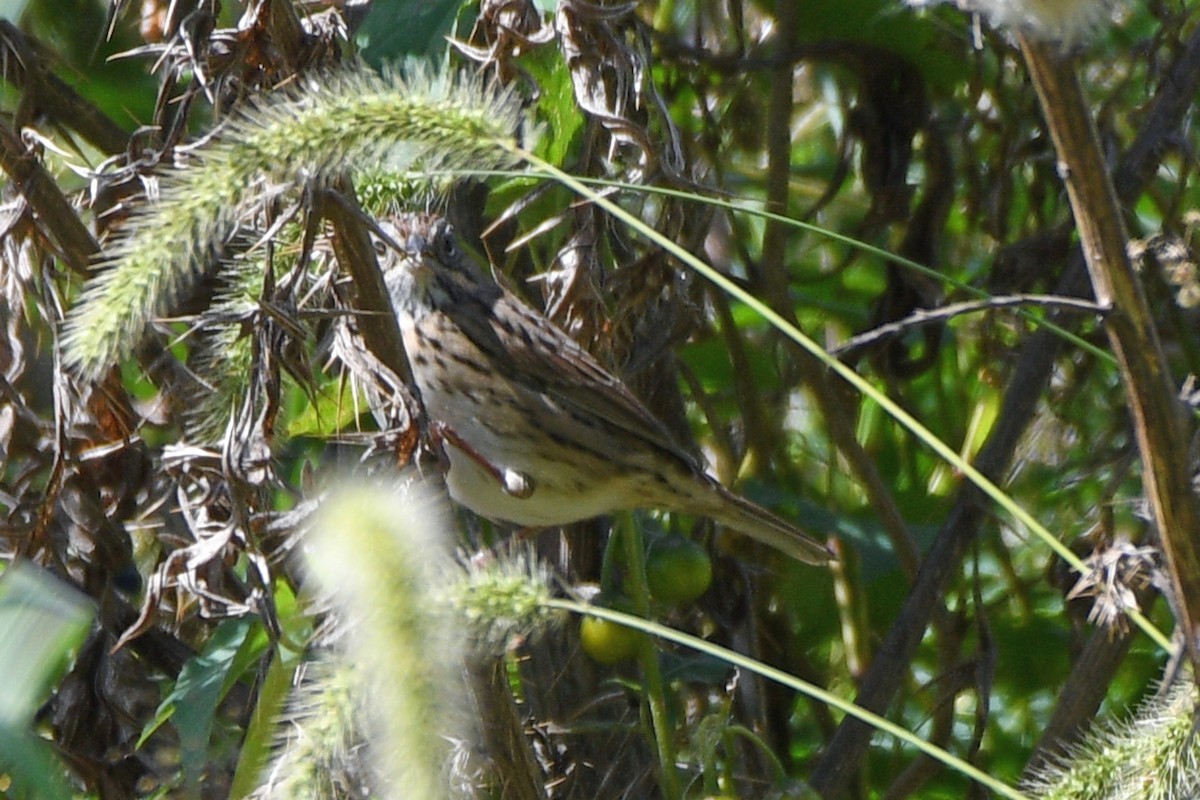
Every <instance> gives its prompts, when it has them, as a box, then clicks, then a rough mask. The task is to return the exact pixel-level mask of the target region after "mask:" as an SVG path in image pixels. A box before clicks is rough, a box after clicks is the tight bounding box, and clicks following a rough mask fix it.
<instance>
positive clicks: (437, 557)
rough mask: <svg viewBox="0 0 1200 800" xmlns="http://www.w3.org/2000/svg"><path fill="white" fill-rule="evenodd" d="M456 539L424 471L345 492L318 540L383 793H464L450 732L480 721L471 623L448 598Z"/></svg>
mask: <svg viewBox="0 0 1200 800" xmlns="http://www.w3.org/2000/svg"><path fill="white" fill-rule="evenodd" d="M450 539H451V528H450V526H449V520H448V517H446V516H445V515H444V509H443V507H442V506H441V504H439V502H438V501H437V500H435V499H434V498H433V496H432V493H431V492H429V491H427V489H426V487H425V485H424V484H423V483H421V482H419V481H417V480H414V481H413V482H411V483H410V484H409V485H408V486H407V488H404V489H385V488H383V487H381V486H367V487H362V486H359V487H357V488H352V489H343V490H340V491H336V492H334V493H333V494H331V496H330V497H329V499H328V500H327V501H326V502H325V503H324V505H323V507H322V509H321V512H320V516H319V519H318V522H317V525H316V527H315V528H314V529H313V531H312V533H311V536H310V539H309V542H308V545H309V546H308V552H307V555H308V559H307V560H308V569H309V572H310V573H311V574H312V575H313V577H314V578H316V579H317V583H318V585H319V587H320V589H321V590H322V592H324V593H325V594H326V595H328V597H329V598H330V600H331V602H332V604H333V607H334V608H335V609H336V611H337V616H338V618H339V620H341V622H342V623H343V624H344V625H345V627H346V630H345V650H344V656H345V658H346V660H347V663H348V664H350V665H353V674H354V677H355V683H356V686H355V690H356V691H357V692H358V693H359V695H360V697H361V698H362V699H363V702H362V707H363V709H364V711H365V719H364V720H363V724H362V727H363V730H364V732H365V733H366V734H367V737H366V739H367V742H368V748H369V754H368V758H369V761H370V763H371V765H372V767H373V769H372V771H373V773H374V776H375V780H376V786H375V787H374V790H373V792H372V796H373V797H378V798H389V797H420V798H428V799H429V800H436V798H439V797H450V796H452V794H453V793H452V791H451V779H450V776H449V765H450V760H451V756H452V752H451V748H450V746H449V745H448V744H447V737H448V736H450V735H453V736H456V737H459V738H469V737H468V736H467V734H469V733H470V730H469V723H468V715H467V710H466V709H465V708H464V703H465V694H466V686H465V684H464V681H463V664H464V661H463V659H464V653H465V643H464V642H463V634H462V626H461V625H459V624H456V622H457V620H456V619H455V616H454V613H453V611H452V610H450V609H449V608H448V606H447V605H446V604H445V603H444V602H439V600H438V590H439V589H440V588H441V587H442V585H443V584H444V583H445V581H446V579H447V576H448V574H449V573H450V571H451V570H452V569H453V562H452V559H451V555H450V553H451V541H450Z"/></svg>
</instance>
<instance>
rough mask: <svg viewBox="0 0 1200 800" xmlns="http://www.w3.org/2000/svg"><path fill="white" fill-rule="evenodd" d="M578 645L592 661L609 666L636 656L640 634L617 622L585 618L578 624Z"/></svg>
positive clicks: (640, 640)
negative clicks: (580, 645)
mask: <svg viewBox="0 0 1200 800" xmlns="http://www.w3.org/2000/svg"><path fill="white" fill-rule="evenodd" d="M579 643H580V644H582V645H583V652H585V653H587V654H588V656H590V657H591V659H592V660H593V661H596V662H598V663H600V664H605V665H609V666H611V665H612V664H617V663H620V662H621V661H626V660H628V659H631V658H633V657H634V656H636V655H637V652H638V648H639V647H640V646H641V643H642V634H641V632H640V631H635V630H634V629H633V628H627V627H625V626H624V625H622V624H620V623H618V622H610V621H609V620H606V619H600V618H599V617H591V616H585V617H584V618H583V620H582V621H581V622H580V623H579Z"/></svg>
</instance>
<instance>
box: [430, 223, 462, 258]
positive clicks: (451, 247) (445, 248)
mask: <svg viewBox="0 0 1200 800" xmlns="http://www.w3.org/2000/svg"><path fill="white" fill-rule="evenodd" d="M434 248H435V249H436V253H437V257H438V258H439V259H440V260H442V261H453V260H454V259H456V258H457V257H458V242H456V241H454V232H453V231H452V230H450V227H449V226H448V225H447V226H445V227H443V228H442V229H441V230H439V231H438V232H437V237H436V238H435V239H434Z"/></svg>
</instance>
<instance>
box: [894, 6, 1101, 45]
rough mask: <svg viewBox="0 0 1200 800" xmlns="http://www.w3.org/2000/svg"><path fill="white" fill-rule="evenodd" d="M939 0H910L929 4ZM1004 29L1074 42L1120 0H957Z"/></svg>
mask: <svg viewBox="0 0 1200 800" xmlns="http://www.w3.org/2000/svg"><path fill="white" fill-rule="evenodd" d="M936 1H937V0H908V2H909V5H914V6H920V5H928V4H930V3H932V2H936ZM956 3H957V5H958V6H959V7H960V8H962V9H964V10H966V11H971V12H975V13H979V14H983V15H984V16H985V17H987V18H988V21H989V22H990V23H991V24H992V25H993V26H995V27H996V28H1000V29H1002V30H1008V31H1012V32H1014V33H1018V32H1019V33H1027V34H1031V35H1033V36H1035V37H1037V38H1039V39H1045V40H1049V41H1058V42H1063V43H1065V44H1068V45H1069V44H1074V43H1075V42H1078V41H1079V40H1080V39H1082V38H1084V37H1085V36H1086V35H1087V34H1089V33H1091V32H1092V31H1093V30H1095V29H1096V28H1098V27H1099V26H1100V25H1101V24H1103V23H1104V21H1105V20H1107V19H1110V18H1111V17H1112V13H1113V9H1114V8H1115V7H1116V6H1117V4H1118V0H956Z"/></svg>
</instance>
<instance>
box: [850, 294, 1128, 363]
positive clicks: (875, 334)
mask: <svg viewBox="0 0 1200 800" xmlns="http://www.w3.org/2000/svg"><path fill="white" fill-rule="evenodd" d="M1014 306H1037V307H1041V308H1056V309H1059V310H1063V311H1078V312H1080V313H1082V314H1103V313H1104V312H1105V308H1104V307H1103V306H1101V305H1098V304H1096V303H1093V302H1091V301H1090V300H1080V299H1079V298H1077V297H1061V296H1058V295H1048V294H1014V295H1004V296H1000V297H990V298H988V299H986V300H971V301H967V302H964V303H952V304H950V305H948V306H942V307H941V308H919V309H917V310H916V311H914V312H913V313H911V314H909V315H908V316H907V317H905V318H904V319H899V320H896V321H895V322H889V323H887V324H886V325H880V326H878V327H876V328H872V329H871V330H869V331H867V332H866V333H860V334H858V335H857V336H852V337H850V338H849V339H847V340H846V341H845V342H843V343H842V344H840V345H838V346H837V347H835V348H833V349H832V350H830V351H829V352H830V355H833V356H837V357H838V358H841V357H842V356H845V355H848V354H851V353H854V352H855V351H858V350H862V349H864V348H866V347H870V346H871V345H874V344H878V343H879V342H881V341H884V340H886V339H892V338H895V337H897V336H903V335H904V334H905V333H907V332H908V331H910V330H913V329H915V328H923V327H925V326H928V325H936V324H938V323H941V322H945V321H947V320H950V319H953V318H954V317H958V316H962V315H963V314H974V313H975V312H977V311H993V310H995V309H1000V308H1013V307H1014Z"/></svg>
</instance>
